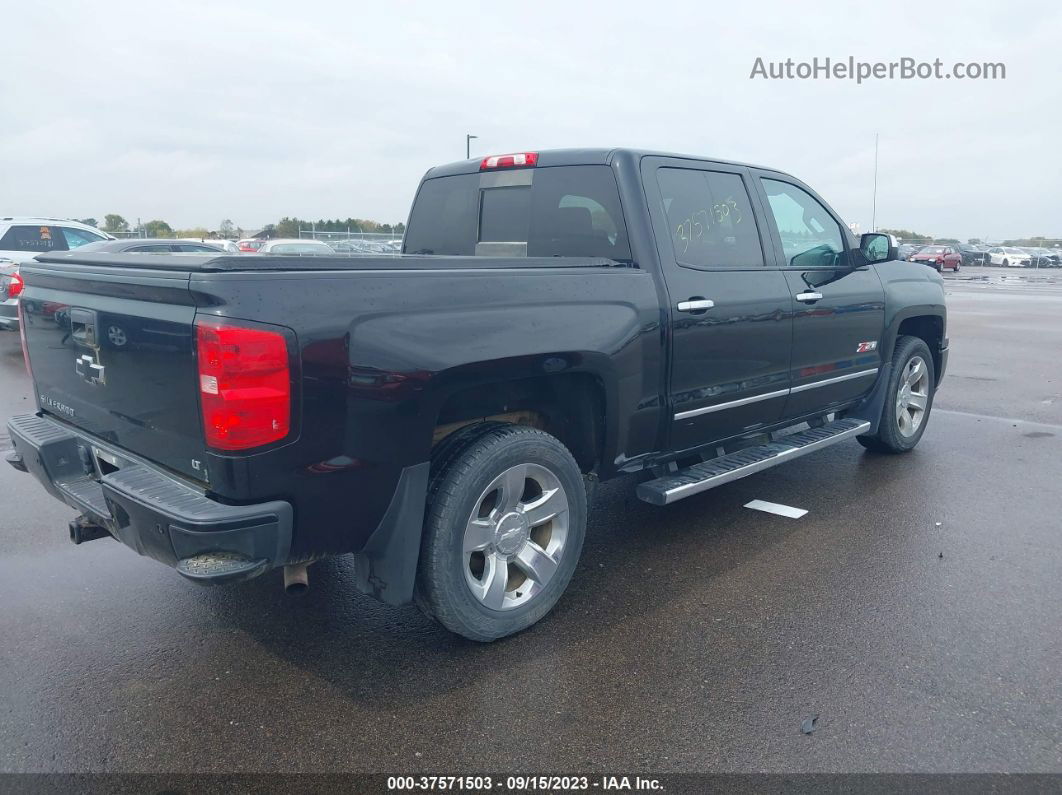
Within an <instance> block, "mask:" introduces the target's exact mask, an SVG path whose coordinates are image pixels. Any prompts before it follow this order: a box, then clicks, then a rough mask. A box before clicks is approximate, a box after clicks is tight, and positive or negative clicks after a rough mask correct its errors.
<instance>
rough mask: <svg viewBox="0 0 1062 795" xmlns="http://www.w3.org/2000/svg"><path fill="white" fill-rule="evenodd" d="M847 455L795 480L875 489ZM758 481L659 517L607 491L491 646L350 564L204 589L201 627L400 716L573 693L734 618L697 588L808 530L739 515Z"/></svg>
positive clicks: (864, 467) (861, 462)
mask: <svg viewBox="0 0 1062 795" xmlns="http://www.w3.org/2000/svg"><path fill="white" fill-rule="evenodd" d="M851 456H852V457H855V458H856V461H857V462H858V463H857V466H856V467H855V468H854V469H853V468H852V460H851V458H850V457H849V456H844V459H846V460H847V463H846V464H844V465H842V466H840V467H837V468H833V467H831V468H828V471H829V473H830V474H823V468H822V467H821V466H820V467H818V469H817V470H815V469H812V468H811V467H808V471H806V472H804V473H803V474H802V473H800V472H793V473H791V478H792V480H793V481H794V482H796V483H800V484H801V485H802V487H805V488H806V487H808V482H807V481H808V476H809V472H814V471H818V472H819V473H820V475H819V477H822V478H825V479H828V478H829V477H830V476H831V474H832V475H835V476H839V475H837V473H845V474H844V476H845V477H849V478H856V479H858V480H861V481H865V482H866V483H867V484H870V483H873V482H874V481H875V480H876V479H877V478H878V475H877V474H876V472H877V470H878V468H879V466H880V465H882V464H883V463H884V462H883V461H881V459H879V458H878V457H876V456H869V457H864V456H863V455H862V451H858V452H856V451H851ZM790 466H792V465H790ZM764 477H773V478H774V479H775V480H777V479H778V477H779V476H778V475H777V474H775V475H767V476H754V477H752V478H749V479H747V480H746V481H744V482H743V483H738V484H730V485H728V486H724V487H721V488H719V489H716V490H714V491H712V492H709V493H706V494H703V495H698V496H697V497H693V498H691V499H688V500H685V501H682V502H680V503H677V504H675V505H673V506H669V507H668V508H665V509H660V508H654V507H652V506H650V505H647V504H645V503H642V502H640V501H639V500H637V499H636V497H635V495H634V485H635V483H636V482H637V481H636V480H635V478H633V477H626V478H621V479H619V480H617V481H614V482H611V483H609V484H605V485H604V486H602V487H601V488H600V489H599V491H598V495H597V499H596V502H595V510H594V511H593V512H592V515H591V522H590V526H589V528H588V531H587V538H586V542H585V545H584V548H583V554H582V558H581V561H580V565H579V567H578V569H577V570H576V573H575V576H574V578H573V580H572V583H571V584H570V586H569V588H568V591H567V593H566V594H565V595H564V597H563V598H562V599H561V602H560V603H559V604H558V605H557V607H556V608H555V609H554V611H553V613H552V614H551V615H550V616H548V617H547V618H546V619H545V620H544V621H543V622H541V623H540V624H539V625H537V626H535V627H533V628H531V629H530V630H528V631H526V632H524V633H521V634H519V635H516V636H514V637H511V638H506V639H503V640H501V641H498V642H495V643H493V644H479V643H475V642H472V641H468V640H465V639H463V638H460V637H457V636H455V635H452V634H450V633H449V632H447V631H446V630H445V629H443V628H442V627H441V626H439V625H437V624H436V623H435V622H434V621H432V620H430V619H428V618H427V617H425V616H424V615H422V614H421V613H420V611H419V610H417V609H416V608H415V607H413V606H406V607H401V608H395V607H390V606H387V605H383V604H381V603H378V602H377V601H375V600H374V599H372V598H370V597H367V596H364V595H363V594H361V593H359V592H358V591H357V590H356V589H355V588H354V586H353V580H354V572H353V561H352V560H351V559H350V558H339V559H331V560H326V561H321V562H319V563H316V564H314V565H313V566H311V568H310V588H309V590H308V591H307V592H306V593H305V594H304V595H302V596H300V597H290V596H288V595H286V594H284V593H283V591H282V588H281V582H280V574H279V572H272V573H270V574H268V575H266V576H264V577H261V578H259V579H258V580H254V581H251V582H249V583H247V584H245V585H243V586H237V587H235V588H228V589H209V590H208V591H207V592H206V593H205V594H204V595H203V599H204V600H205V604H206V607H207V612H209V613H210V614H212V616H211V618H210V619H209V620H211V621H215V622H218V623H221V624H224V625H226V626H227V627H229V628H231V629H233V630H237V631H239V632H242V633H246V634H247V635H248V636H250V637H251V638H253V639H254V642H255V643H257V644H259V645H260V646H261V647H262V649H263V650H264V651H266V652H268V653H269V654H270V655H273V656H274V657H276V658H279V659H282V660H283V661H284V662H285V663H286V664H288V665H291V666H294V667H296V668H298V669H300V670H302V671H304V672H306V673H307V674H310V675H312V676H314V677H318V678H320V679H323V680H325V681H327V682H328V683H329V684H330V685H331V686H332V687H333V688H335V689H337V690H338V691H340V692H342V693H344V694H346V696H347V697H349V698H350V699H351V700H352V701H354V702H361V703H364V704H367V705H374V706H379V707H383V706H385V705H389V706H391V707H395V708H398V707H400V706H401V705H403V704H415V703H418V702H421V701H423V700H425V699H432V698H436V697H438V696H439V695H440V694H441V693H444V692H450V691H454V690H458V689H462V688H471V689H473V690H476V689H477V688H479V687H481V686H482V687H487V688H490V687H492V686H493V687H495V688H496V687H498V682H499V681H504V682H505V683H506V684H505V685H504V686H505V687H507V688H511V687H512V683H513V682H515V681H518V679H520V678H523V679H530V680H532V681H533V680H534V678H535V677H536V675H541V676H546V675H547V674H546V671H547V670H548V671H549V673H548V676H549V677H552V678H553V679H556V678H557V677H558V676H559V677H561V678H568V679H574V680H575V681H574V682H570V683H569V684H567V685H566V687H571V686H575V687H578V683H579V680H582V679H585V680H587V681H589V680H595V679H597V678H598V677H599V676H600V672H601V667H602V665H603V664H607V665H608V666H618V667H620V668H622V667H624V666H625V665H626V666H627V672H629V671H630V670H631V668H632V667H633V668H637V667H638V666H639V659H640V658H643V657H644V655H645V654H646V651H647V649H666V648H668V647H669V646H670V644H671V643H672V642H676V641H678V640H679V639H680V638H681V637H682V636H688V635H689V633H690V632H691V631H694V632H703V633H704V635H705V640H706V642H708V637H709V636H710V635H711V633H712V632H716V631H718V630H719V628H720V623H718V622H721V621H723V620H724V619H723V618H720V616H721V615H726V616H728V618H727V619H726V620H728V621H729V620H731V619H734V617H735V615H740V611H741V603H742V602H743V601H745V600H748V599H749V598H750V597H749V595H748V594H747V593H745V592H744V591H743V588H744V586H741V585H736V586H733V587H732V589H731V590H734V593H732V594H731V596H733V597H734V598H735V599H736V600H737V601H736V602H734V603H729V604H727V603H721V602H719V601H718V596H716V597H714V599H716V601H714V602H711V601H705V599H706V597H705V596H703V595H702V594H704V593H706V592H707V591H708V590H709V588H710V586H711V585H712V584H713V583H716V582H719V581H721V580H724V579H725V578H726V577H727V576H728V575H729V574H730V573H731V572H733V571H734V570H736V569H739V568H741V567H742V566H745V565H746V564H748V563H749V562H750V561H753V560H754V559H756V558H757V557H760V556H763V555H764V553H765V552H767V551H768V550H770V549H771V548H772V547H774V546H775V545H778V544H781V543H784V542H785V541H786V539H787V538H789V536H790V535H791V534H793V533H797V532H800V531H801V530H802V529H803V525H801V523H799V522H792V521H790V520H785V519H779V518H778V517H767V516H766V515H765V514H757V513H755V512H752V511H748V510H746V509H744V508H742V507H741V506H742V505H743V504H744V503H745V502H747V501H748V500H749V499H751V496H757V494H758V495H760V496H762V495H763V494H765V493H768V492H767V490H766V489H765V488H764V483H765V482H766V481H764V480H762V478H764ZM833 485H837V484H836V483H835V484H833ZM812 488H813V486H812ZM750 495H751V496H750ZM768 559H769V556H768ZM707 598H713V597H707ZM744 607H745V608H746V610H747V609H748V608H750V607H751V608H752V609H753V611H754V610H755V608H756V606H755V605H748V604H746V605H744ZM742 620H744V619H742ZM650 637H651V640H650ZM606 659H607V660H608V662H607V663H603V661H604V660H606ZM490 683H494V684H493V685H491V684H490Z"/></svg>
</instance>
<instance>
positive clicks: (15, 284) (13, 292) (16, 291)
mask: <svg viewBox="0 0 1062 795" xmlns="http://www.w3.org/2000/svg"><path fill="white" fill-rule="evenodd" d="M10 279H11V282H10V283H9V284H8V285H7V297H8V298H17V297H18V296H19V295H21V294H22V288H23V287H25V284H24V283H23V281H22V277H21V276H19V275H18V271H15V272H14V273H12V274H11V276H10Z"/></svg>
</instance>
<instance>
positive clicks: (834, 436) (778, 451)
mask: <svg viewBox="0 0 1062 795" xmlns="http://www.w3.org/2000/svg"><path fill="white" fill-rule="evenodd" d="M869 430H870V423H869V422H867V421H866V420H835V421H834V422H831V423H828V424H827V425H823V426H822V427H821V428H809V429H808V430H806V431H800V432H799V433H794V434H792V435H791V436H786V437H785V438H784V439H779V440H778V441H776V442H770V443H769V444H761V445H758V446H756V447H746V448H745V449H744V450H739V451H738V452H736V453H730V454H728V455H724V456H720V457H719V458H713V459H712V460H711V461H705V462H704V463H703V464H694V465H693V466H691V467H688V468H686V469H683V470H681V471H679V472H675V473H673V474H670V475H665V476H664V477H660V478H657V479H656V480H650V481H647V482H645V483H641V484H639V485H638V489H637V494H638V498H639V499H641V500H645V501H646V502H649V503H652V504H653V505H668V504H669V503H672V502H677V501H678V500H681V499H683V498H685V497H691V496H693V495H694V494H700V493H701V492H702V491H707V490H708V489H713V488H715V487H716V486H722V485H723V484H724V483H729V482H730V481H732V480H737V479H738V478H743V477H745V476H746V475H752V474H754V473H756V472H762V471H763V470H764V469H770V468H771V467H773V466H777V465H778V464H784V463H785V462H786V461H792V460H793V459H794V458H799V457H800V456H802V455H807V454H808V453H814V452H815V451H816V450H822V449H823V448H825V447H829V446H830V445H834V444H837V443H838V442H843V441H845V440H846V439H851V438H852V437H853V436H859V435H860V434H863V433H866V432H867V431H869Z"/></svg>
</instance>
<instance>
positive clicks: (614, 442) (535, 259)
mask: <svg viewBox="0 0 1062 795" xmlns="http://www.w3.org/2000/svg"><path fill="white" fill-rule="evenodd" d="M21 273H22V276H23V278H24V280H25V289H24V293H23V300H22V303H21V314H22V319H23V323H22V330H23V334H24V346H25V350H26V359H27V364H28V366H29V367H30V369H31V372H32V375H33V378H34V382H35V388H36V389H35V391H36V400H37V407H38V410H37V412H36V413H34V414H30V415H25V416H18V417H14V418H13V419H11V420H10V422H9V424H8V431H9V433H10V436H11V439H12V442H13V445H14V450H13V452H11V453H9V454H8V456H7V457H8V460H9V462H10V463H11V464H12V465H14V466H15V467H16V468H18V469H20V470H23V471H28V472H31V473H32V474H33V475H34V476H36V478H37V479H38V480H39V481H40V482H41V483H42V484H43V485H44V487H45V488H46V489H48V491H50V492H51V493H52V494H53V495H54V496H56V497H57V498H58V499H60V500H63V501H64V502H66V503H67V504H69V505H71V506H73V507H74V508H75V509H77V510H78V511H79V512H80V514H81V515H80V516H79V518H78V519H76V520H75V521H73V522H72V523H71V526H70V534H71V538H72V540H74V541H75V542H78V543H80V542H82V541H87V540H92V539H96V538H103V537H114V538H116V539H118V540H119V541H121V542H122V543H124V544H126V545H127V546H130V547H132V548H133V549H135V550H136V551H137V552H139V553H140V554H142V555H146V556H149V557H152V558H155V559H156V560H159V561H161V562H163V563H166V564H168V565H169V566H172V567H175V568H176V569H177V571H178V572H180V573H181V574H182V575H184V576H185V577H188V578H189V579H192V580H195V581H197V582H201V583H219V582H234V581H239V580H244V579H247V578H250V577H253V576H256V575H259V574H262V573H263V572H265V571H268V570H270V569H273V568H279V567H283V568H284V574H285V581H286V583H288V584H289V585H290V586H291V587H292V588H295V587H299V586H305V583H306V565H305V564H307V563H309V562H312V561H314V560H318V559H320V558H322V557H325V556H329V555H340V554H348V553H352V554H354V555H355V559H356V562H357V563H356V567H355V570H356V573H357V574H356V576H357V581H358V586H359V587H360V588H361V589H362V590H363V591H365V592H366V593H369V594H373V595H375V596H376V597H378V598H380V599H382V600H384V601H386V602H388V603H391V604H403V603H408V602H410V601H416V602H417V604H419V605H420V606H421V607H422V608H423V609H424V610H425V611H426V612H427V613H428V614H430V615H432V616H434V617H435V618H437V619H438V620H439V621H440V622H442V624H444V625H445V626H446V627H448V628H449V629H451V630H453V631H454V632H457V633H460V634H461V635H464V636H466V637H469V638H473V639H476V640H492V639H495V638H499V637H502V636H504V635H508V634H511V633H513V632H516V631H519V630H521V629H523V628H525V627H527V626H529V625H531V624H533V623H534V622H536V621H538V620H539V619H541V618H542V617H543V616H544V615H545V614H546V613H547V612H548V611H549V610H550V608H551V607H552V606H553V605H554V604H555V602H556V601H557V599H558V598H559V597H560V595H561V593H562V592H563V591H564V589H565V587H566V586H567V584H568V582H569V580H570V579H571V577H572V574H573V572H574V570H575V568H576V565H577V563H578V559H579V553H580V549H581V546H582V543H583V536H584V530H585V527H586V522H587V512H588V510H589V505H590V504H591V501H590V500H589V499H588V495H589V493H590V491H591V489H592V486H593V485H594V483H595V482H596V481H598V480H605V479H607V478H612V477H615V476H617V475H619V474H621V473H630V472H641V473H643V475H642V480H641V482H640V483H639V485H638V486H637V494H638V496H639V497H640V498H641V499H643V500H646V501H648V502H650V503H653V504H657V505H666V504H668V503H671V502H674V501H675V500H679V499H682V498H684V497H688V496H690V495H694V494H698V493H700V492H702V491H704V490H706V489H710V488H712V487H714V486H717V485H720V484H723V483H727V482H729V481H731V480H734V479H736V478H740V477H743V476H745V475H748V474H751V473H754V472H759V471H761V470H763V469H765V468H767V467H771V466H774V465H775V464H779V463H783V462H785V461H789V460H791V459H793V458H797V457H799V456H801V455H804V454H807V453H812V452H814V451H817V450H821V449H823V448H824V447H827V446H829V445H832V444H836V443H838V442H842V441H844V440H847V439H849V438H852V437H854V438H855V439H856V440H858V441H859V442H860V443H862V444H863V446H864V447H866V448H868V449H869V450H872V451H875V452H889V453H899V452H905V451H908V450H910V449H911V448H913V447H914V446H915V445H916V444H917V443H918V440H919V439H920V438H921V436H922V433H923V432H924V431H925V428H926V424H927V421H928V419H929V413H930V410H931V408H932V405H933V395H934V391H935V390H936V388H937V386H938V385H939V384H940V380H941V378H942V376H943V374H944V369H945V366H946V364H947V359H948V339H947V330H946V313H945V306H944V291H943V283H942V281H941V277H940V276H939V275H938V274H937V273H936V272H935V271H933V270H932V269H930V268H925V267H923V266H921V265H918V264H916V263H908V262H903V261H898V260H896V259H895V251H894V250H893V249H891V248H890V240H889V238H888V237H887V236H884V235H876V234H867V235H863V236H862V238H861V239H859V240H857V239H856V238H854V237H853V236H852V235H851V233H850V232H849V230H848V228H847V227H846V226H845V224H844V223H842V222H841V219H840V218H839V217H838V216H837V214H836V213H834V211H833V210H831V209H830V208H829V206H828V205H827V204H826V203H825V202H824V201H822V199H820V198H819V197H818V196H817V195H816V194H815V192H814V191H812V190H811V189H810V188H809V187H808V186H806V185H804V184H803V183H802V182H800V181H799V180H797V179H795V178H793V177H791V176H789V175H787V174H784V173H782V172H779V171H775V170H772V169H766V168H759V167H753V166H747V165H741V164H738V163H731V162H723V161H718V160H710V159H704V158H696V157H686V156H678V155H669V154H656V153H649V152H638V151H629V150H621V149H617V150H604V149H602V150H594V149H588V150H560V151H548V152H540V153H532V152H526V153H519V154H515V155H506V156H498V157H490V158H486V159H485V160H483V161H482V162H481V161H479V160H475V161H465V162H459V163H455V164H451V165H447V166H441V167H438V168H434V169H432V170H431V171H429V172H428V173H427V175H426V176H425V178H424V180H423V181H422V182H421V185H420V188H419V190H418V192H417V196H416V200H415V202H414V204H413V208H412V211H411V214H410V218H409V224H408V231H407V234H406V237H405V243H404V251H403V254H401V255H395V256H364V257H344V256H336V257H290V256H288V257H285V256H260V255H245V256H223V255H217V256H198V255H185V256H182V255H166V254H161V255H152V254H114V253H107V252H95V253H94V252H93V251H92V247H91V246H85V247H83V248H81V249H78V250H77V251H71V252H68V253H62V254H55V255H45V256H40V257H38V261H37V262H36V263H34V264H30V265H26V266H23V268H22V271H21Z"/></svg>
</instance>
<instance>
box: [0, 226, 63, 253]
mask: <svg viewBox="0 0 1062 795" xmlns="http://www.w3.org/2000/svg"><path fill="white" fill-rule="evenodd" d="M0 250H2V251H32V252H33V253H35V254H46V253H48V252H49V251H66V250H67V246H66V239H65V238H64V237H63V235H62V233H61V232H60V231H59V229H58V228H57V227H54V226H13V227H11V228H10V229H8V230H7V234H5V235H4V237H3V238H2V239H0Z"/></svg>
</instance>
